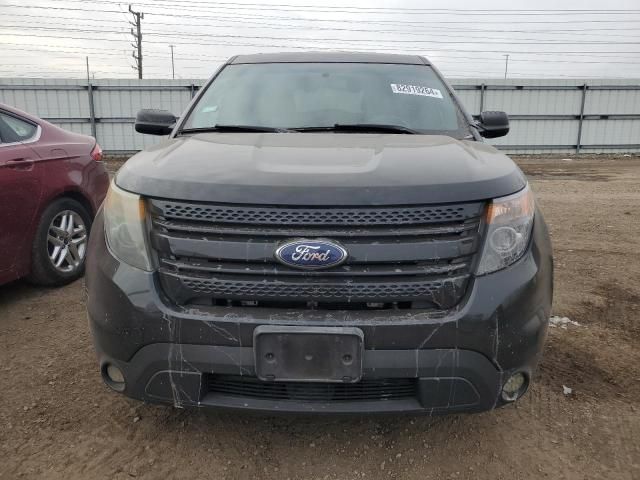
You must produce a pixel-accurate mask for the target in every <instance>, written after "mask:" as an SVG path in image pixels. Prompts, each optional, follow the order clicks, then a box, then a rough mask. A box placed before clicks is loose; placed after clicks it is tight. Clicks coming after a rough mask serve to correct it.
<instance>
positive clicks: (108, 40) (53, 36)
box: [10, 33, 640, 56]
mask: <svg viewBox="0 0 640 480" xmlns="http://www.w3.org/2000/svg"><path fill="white" fill-rule="evenodd" d="M10 35H11V36H23V37H32V38H58V39H72V40H83V41H107V42H121V41H123V40H121V39H117V38H102V37H94V36H92V37H90V38H87V37H74V36H68V35H34V34H31V33H11V34H10ZM204 36H205V37H207V38H210V37H211V36H212V35H204ZM230 37H231V36H230ZM246 38H248V39H256V38H257V39H260V38H265V37H246ZM276 39H278V40H285V41H288V40H290V39H289V38H276ZM303 40H304V41H307V42H310V43H312V42H315V45H304V46H303V45H290V44H274V43H271V44H266V43H231V42H215V43H210V42H196V41H191V42H174V44H175V45H196V46H235V47H263V48H288V49H296V50H324V51H326V50H335V49H336V48H335V47H336V46H326V47H318V46H317V41H318V40H322V39H313V38H311V39H303ZM334 41H342V40H334ZM349 41H352V39H350V40H349ZM147 43H153V44H162V45H166V42H164V41H153V40H147ZM390 43H391V44H394V43H395V42H393V41H391V42H390ZM427 43H429V42H427ZM442 43H453V42H442ZM456 43H457V42H456ZM461 43H462V42H461ZM465 43H473V42H465ZM509 43H510V44H513V42H509ZM534 44H535V43H534ZM538 44H539V43H538ZM637 44H638V43H635V42H634V43H633V45H637ZM337 46H340V45H337ZM362 47H372V48H362ZM362 47H358V49H359V50H361V51H367V52H372V51H376V50H380V51H393V52H399V51H403V52H420V53H424V54H425V55H427V56H428V53H426V52H427V47H423V48H419V49H418V48H403V49H398V48H387V47H378V46H376V45H363V46H362ZM434 50H437V51H441V52H445V51H451V52H465V53H474V52H484V53H503V52H504V51H505V50H504V49H502V50H488V49H486V48H482V50H460V49H448V48H441V47H437V48H434ZM509 53H517V54H523V53H524V54H530V55H533V54H536V55H557V54H578V55H589V54H598V55H607V54H624V55H636V54H640V51H609V52H607V51H586V50H583V51H564V50H554V51H553V52H550V51H548V50H545V51H539V50H538V51H524V52H523V51H518V50H509Z"/></svg>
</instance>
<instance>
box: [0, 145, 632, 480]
mask: <svg viewBox="0 0 640 480" xmlns="http://www.w3.org/2000/svg"><path fill="white" fill-rule="evenodd" d="M518 161H519V163H520V164H521V166H522V168H523V170H525V172H526V173H527V174H528V175H529V178H530V179H531V181H532V184H533V189H534V190H535V192H536V194H537V198H538V200H539V202H540V204H541V205H542V208H543V211H544V213H545V216H546V219H547V221H548V223H549V225H550V229H551V232H552V239H553V243H554V249H555V258H556V267H557V270H556V287H555V288H556V290H555V291H556V297H555V303H554V308H553V313H554V315H557V316H560V317H568V318H569V319H570V320H571V321H572V322H577V323H578V325H575V324H574V323H566V322H565V323H564V324H563V322H561V321H560V320H558V325H557V326H555V327H553V328H551V329H550V334H549V339H548V342H547V345H546V350H545V355H544V360H543V362H542V366H541V368H540V371H539V372H538V374H537V378H536V379H535V383H534V385H533V386H532V389H531V390H530V392H529V393H528V394H527V395H526V396H525V397H524V398H523V399H522V400H521V401H520V402H518V403H517V404H515V405H512V406H509V407H506V408H503V409H499V410H496V411H492V412H487V413H483V414H476V415H453V416H446V417H437V418H429V417H410V416H401V417H398V416H394V417H387V416H385V417H290V416H279V417H266V416H258V415H248V414H234V413H225V412H215V411H214V412H211V411H199V410H178V409H174V408H171V407H160V406H149V405H144V404H141V403H138V402H136V401H133V400H128V399H126V398H124V397H121V396H119V395H117V394H114V393H112V392H110V391H109V390H108V389H107V388H106V387H105V386H103V384H102V382H101V380H100V377H99V374H98V370H97V365H96V362H95V357H94V354H93V350H92V346H91V340H90V336H89V332H88V327H87V320H86V314H85V308H84V305H83V300H84V293H83V283H82V281H78V282H76V283H74V284H71V285H68V286H66V287H64V288H60V289H42V288H33V287H31V286H29V285H27V284H25V283H23V282H15V283H12V284H9V285H5V286H3V287H0V392H1V393H0V395H1V398H2V402H1V405H2V408H1V409H0V458H1V460H0V478H2V479H5V478H6V479H14V478H34V479H44V478H46V479H92V478H105V479H131V478H143V479H157V478H171V479H174V478H176V479H181V478H189V479H192V478H201V479H204V478H212V479H213V478H215V479H244V478H267V479H279V480H280V479H288V478H291V479H315V478H317V479H325V478H327V479H341V480H343V479H361V478H402V479H421V480H424V479H441V478H455V479H467V478H468V479H478V478H482V479H484V478H487V479H489V478H490V479H513V478H517V479H528V478H550V479H587V478H588V479H629V480H632V479H638V478H640V401H639V400H638V399H639V397H640V348H639V346H640V319H639V318H638V314H639V313H640V259H639V258H638V255H639V252H640V248H639V246H640V240H639V238H640V189H639V187H638V185H640V158H639V157H624V156H616V157H601V156H598V157H595V156H594V157H580V158H578V157H572V158H570V159H562V158H550V159H539V158H537V157H528V158H527V157H523V158H520V159H518ZM118 166H119V163H113V164H111V166H110V167H111V169H112V170H115V169H116V168H117V167H118ZM563 386H564V387H568V388H570V389H571V393H570V394H565V391H566V392H568V390H567V389H564V388H563Z"/></svg>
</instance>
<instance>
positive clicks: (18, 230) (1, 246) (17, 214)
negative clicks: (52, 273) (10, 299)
mask: <svg viewBox="0 0 640 480" xmlns="http://www.w3.org/2000/svg"><path fill="white" fill-rule="evenodd" d="M39 134H40V127H39V126H38V125H36V124H34V123H32V122H30V121H27V120H26V119H23V118H19V117H16V116H15V115H13V114H9V113H8V112H5V111H2V110H0V283H4V282H5V281H10V280H12V279H13V278H17V277H19V276H22V275H24V274H25V273H27V272H25V270H26V269H27V268H28V266H29V260H30V254H31V235H30V233H31V229H32V227H33V224H34V223H33V222H35V220H36V218H35V217H36V214H37V211H38V206H39V203H40V196H41V192H42V185H41V179H40V178H39V177H40V175H39V171H40V169H39V168H36V161H35V160H36V159H37V158H38V156H37V154H36V153H35V151H34V150H33V149H31V148H30V147H29V143H32V142H34V141H37V139H38V137H39Z"/></svg>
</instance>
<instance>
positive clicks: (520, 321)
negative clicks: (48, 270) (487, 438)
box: [86, 215, 552, 414]
mask: <svg viewBox="0 0 640 480" xmlns="http://www.w3.org/2000/svg"><path fill="white" fill-rule="evenodd" d="M538 218H540V217H538ZM95 227H96V228H94V229H93V232H94V234H92V236H91V240H90V248H89V252H90V254H89V257H88V259H87V277H86V281H87V287H88V292H89V295H88V313H89V323H90V326H91V331H92V334H93V339H94V344H95V347H96V351H97V353H98V360H99V363H100V365H101V368H102V369H103V370H104V366H105V365H106V364H114V365H116V366H118V367H119V368H120V369H121V370H122V371H123V373H124V376H125V379H126V387H125V389H124V392H123V393H124V394H126V395H128V396H130V397H133V398H137V399H140V400H143V401H148V402H154V403H157V402H159V403H171V404H174V405H178V406H212V407H230V408H240V409H250V410H264V411H288V412H327V413H329V412H333V413H350V412H360V413H362V412H427V413H434V414H435V413H449V412H459V411H482V410H487V409H491V408H493V407H496V406H500V405H502V400H501V398H500V390H501V388H502V385H503V383H504V381H506V379H507V378H508V377H509V376H510V375H511V374H512V373H514V372H516V371H522V372H525V373H526V375H527V376H528V377H529V378H531V375H532V373H533V371H534V370H535V367H536V365H537V363H538V361H539V358H540V353H541V350H542V346H543V343H544V339H545V336H546V329H547V319H548V317H549V312H550V308H551V298H552V260H551V249H550V245H549V241H548V236H547V233H546V228H545V226H544V223H543V222H542V221H540V222H536V224H535V225H534V232H533V239H532V243H531V246H530V248H529V250H528V252H527V253H526V254H525V255H524V256H523V258H522V259H520V260H519V261H518V262H516V263H515V264H514V265H512V266H511V267H509V268H507V269H504V270H501V271H499V272H496V273H493V274H490V275H486V276H483V277H479V278H476V279H474V280H473V282H472V284H471V285H470V287H469V290H468V292H467V296H466V298H465V300H464V301H463V302H462V303H461V305H460V306H459V307H457V308H456V309H454V310H451V311H448V312H447V313H446V314H444V315H442V314H440V315H435V314H433V313H429V312H420V311H409V312H407V311H377V312H354V311H350V312H338V311H331V312H327V311H325V312H322V311H290V310H275V309H260V308H244V309H243V308H223V307H199V308H197V309H196V308H188V309H185V308H181V307H177V306H175V305H172V304H171V302H169V301H168V300H167V299H166V298H164V296H163V295H162V290H161V288H160V287H159V285H158V282H157V278H156V276H155V275H154V274H152V273H146V272H143V271H141V270H138V269H135V268H132V267H130V266H128V265H126V264H123V263H121V262H119V261H118V260H117V259H116V258H114V257H113V256H112V255H111V254H110V252H109V250H108V248H107V247H106V245H105V243H104V235H102V231H103V229H102V218H101V215H98V217H97V218H96V223H95ZM259 325H289V326H291V325H296V326H350V327H357V328H359V329H361V330H362V332H363V333H364V348H365V350H364V357H363V381H365V380H367V381H376V380H382V379H385V380H393V379H413V380H412V381H413V382H414V386H415V390H414V393H415V394H414V395H408V396H405V397H403V398H385V397H384V396H381V397H380V399H378V400H371V399H366V400H362V399H353V400H349V401H345V400H336V401H333V400H332V401H318V400H317V399H315V400H314V401H309V400H308V398H307V397H305V396H304V395H302V396H300V395H291V397H290V398H286V399H283V398H276V399H274V398H269V397H268V396H267V397H261V396H260V395H259V394H252V395H249V396H247V395H244V394H238V393H237V392H236V393H235V394H229V391H224V392H221V391H219V390H216V389H215V388H211V385H212V382H214V381H215V378H217V376H221V378H224V377H227V376H230V377H233V378H241V376H249V377H252V376H254V375H255V369H254V359H253V347H252V342H253V332H254V329H255V328H256V327H257V326H259Z"/></svg>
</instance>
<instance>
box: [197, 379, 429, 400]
mask: <svg viewBox="0 0 640 480" xmlns="http://www.w3.org/2000/svg"><path fill="white" fill-rule="evenodd" d="M416 385H417V382H416V379H415V378H389V379H378V380H362V381H360V382H358V383H304V382H263V381H261V380H259V379H257V378H255V377H242V376H232V375H209V376H208V378H207V390H208V393H213V394H219V395H232V396H236V397H248V398H256V399H263V400H296V401H303V402H335V401H338V402H349V401H364V400H398V399H406V398H415V397H416Z"/></svg>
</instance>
